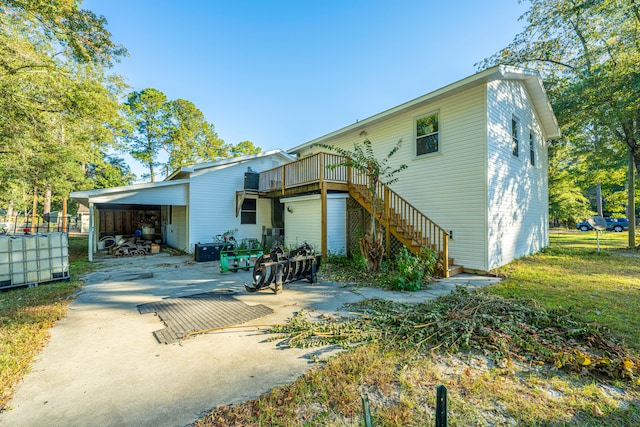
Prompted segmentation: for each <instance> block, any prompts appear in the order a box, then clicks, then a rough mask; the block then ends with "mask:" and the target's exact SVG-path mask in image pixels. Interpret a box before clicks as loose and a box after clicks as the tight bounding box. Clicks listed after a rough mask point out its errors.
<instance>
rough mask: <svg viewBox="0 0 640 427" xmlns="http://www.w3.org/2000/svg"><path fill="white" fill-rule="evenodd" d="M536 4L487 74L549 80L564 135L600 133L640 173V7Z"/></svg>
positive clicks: (630, 2)
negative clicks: (517, 69) (515, 69)
mask: <svg viewBox="0 0 640 427" xmlns="http://www.w3.org/2000/svg"><path fill="white" fill-rule="evenodd" d="M530 3H531V8H530V9H529V10H528V11H527V12H526V13H525V14H524V15H523V17H522V18H524V19H525V20H526V21H527V26H526V27H525V29H524V30H523V32H522V33H520V34H518V35H517V36H516V37H515V38H514V40H513V42H512V43H511V44H510V45H509V46H507V47H506V48H504V49H502V50H501V51H500V52H498V53H497V54H495V55H494V56H492V57H490V58H488V59H486V60H485V61H483V62H482V63H481V64H480V66H481V68H484V67H488V66H491V65H494V64H498V63H503V64H518V65H524V66H531V67H533V68H537V69H538V70H540V71H541V72H542V74H543V76H544V77H545V79H546V82H547V84H548V89H549V95H550V99H551V102H552V104H553V107H554V110H555V111H556V114H557V116H558V120H559V122H560V123H561V126H562V130H563V133H565V134H568V135H579V134H585V133H588V132H589V131H591V130H593V129H597V130H598V134H599V135H600V137H601V139H599V140H598V141H596V143H597V144H600V142H601V141H607V142H611V143H613V144H618V145H622V146H623V147H626V150H627V151H628V153H629V155H630V156H631V158H632V159H633V164H634V165H635V173H636V174H640V84H638V82H640V3H639V2H637V1H636V0H601V1H591V0H569V1H567V0H562V1H561V0H530ZM584 140H588V139H587V138H585V139H584ZM576 148H580V147H579V145H576ZM618 151H619V150H618ZM631 200H633V193H631ZM630 233H632V228H630ZM631 241H632V236H631V235H630V242H631Z"/></svg>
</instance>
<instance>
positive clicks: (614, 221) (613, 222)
mask: <svg viewBox="0 0 640 427" xmlns="http://www.w3.org/2000/svg"><path fill="white" fill-rule="evenodd" d="M604 220H605V221H606V222H607V230H609V231H615V232H616V233H620V232H622V231H623V230H627V229H628V228H629V220H628V219H626V218H605V219H604ZM576 228H577V229H578V230H580V231H590V230H593V227H592V226H591V224H589V223H588V222H587V221H582V222H579V223H578V224H576Z"/></svg>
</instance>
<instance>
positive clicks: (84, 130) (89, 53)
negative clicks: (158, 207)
mask: <svg viewBox="0 0 640 427" xmlns="http://www.w3.org/2000/svg"><path fill="white" fill-rule="evenodd" d="M79 4H80V2H79V1H74V0H52V1H50V0H30V1H16V0H0V184H1V186H2V188H24V189H28V190H26V191H22V192H15V191H12V192H10V193H11V196H10V197H11V198H10V199H8V200H6V202H7V203H10V204H11V203H14V204H16V205H21V204H22V203H25V202H26V200H19V199H20V198H26V197H32V195H33V192H34V191H37V192H39V193H41V194H42V193H45V194H46V193H48V192H53V194H56V193H57V194H59V197H64V196H66V195H67V194H68V192H69V191H70V190H71V189H72V188H73V187H74V186H75V185H77V183H79V182H82V180H83V179H84V178H83V164H85V163H87V162H89V161H90V160H91V158H92V157H93V156H94V155H95V152H96V150H97V149H98V148H99V147H101V146H104V145H105V144H108V143H109V142H110V135H111V133H110V132H108V131H107V128H106V126H107V125H108V124H109V123H110V122H112V120H113V118H114V117H116V116H117V101H116V96H117V93H116V91H115V88H117V87H119V85H120V82H119V79H118V78H117V77H115V76H107V75H106V68H108V67H109V66H110V65H111V63H112V61H113V60H117V58H118V57H119V56H121V55H124V54H125V53H126V51H125V50H124V49H123V48H122V47H120V46H116V45H115V44H114V43H113V42H112V41H111V40H110V34H109V32H108V31H107V30H106V28H105V26H106V21H105V20H104V18H103V17H100V16H96V15H95V14H93V13H91V12H89V11H86V10H82V9H80V7H79ZM114 113H116V114H114ZM7 193H9V192H7ZM20 194H22V195H20ZM0 197H7V194H6V193H5V192H3V194H2V195H0ZM7 198H8V197H7Z"/></svg>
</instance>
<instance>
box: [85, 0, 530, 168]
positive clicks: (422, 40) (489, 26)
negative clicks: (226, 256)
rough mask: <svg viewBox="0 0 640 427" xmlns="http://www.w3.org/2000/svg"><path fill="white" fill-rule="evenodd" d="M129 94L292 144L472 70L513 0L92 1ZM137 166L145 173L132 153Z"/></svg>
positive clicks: (231, 137) (510, 29) (510, 14)
mask: <svg viewBox="0 0 640 427" xmlns="http://www.w3.org/2000/svg"><path fill="white" fill-rule="evenodd" d="M82 7H83V8H85V9H89V10H91V11H93V12H94V13H97V14H100V15H104V16H105V18H106V19H107V21H108V26H107V28H108V29H109V31H111V33H112V35H113V40H114V41H115V42H116V43H119V44H122V45H124V46H125V47H126V48H127V49H128V51H129V54H130V56H129V57H127V58H124V59H123V60H122V61H121V63H119V64H117V65H116V66H115V67H114V71H115V72H116V73H118V74H121V75H123V76H124V77H125V78H126V81H127V83H128V84H129V85H130V86H131V88H132V90H141V89H144V88H147V87H153V88H156V89H159V90H161V91H163V92H164V93H165V94H166V95H167V97H168V98H169V99H178V98H183V99H187V100H189V101H191V102H193V103H194V104H195V105H196V106H197V107H198V108H199V109H200V110H202V112H203V113H204V114H205V116H206V118H207V120H208V121H209V122H211V123H213V124H214V125H215V127H216V131H217V132H218V134H219V136H220V137H221V138H222V139H224V140H225V141H226V142H228V143H233V144H236V143H238V142H240V141H243V140H251V141H253V142H254V143H255V144H256V145H258V146H260V147H262V149H263V150H270V149H274V148H283V149H288V148H291V147H293V146H295V145H298V144H301V143H303V142H306V141H308V140H311V139H314V138H316V137H319V136H322V135H324V134H326V133H329V132H332V131H334V130H336V129H339V128H342V127H344V126H347V125H349V124H351V123H353V122H355V121H356V120H362V119H365V118H367V117H370V116H372V115H374V114H376V113H379V112H381V111H384V110H386V109H388V108H391V107H394V106H396V105H399V104H401V103H403V102H406V101H408V100H411V99H413V98H416V97H419V96H421V95H424V94H425V93H428V92H431V91H432V90H435V89H438V88H440V87H442V86H445V85H447V84H449V83H453V82H454V81H457V80H459V79H461V78H464V77H467V76H469V75H471V74H473V73H475V72H476V71H477V70H476V67H474V64H475V63H477V62H479V61H481V60H482V59H484V58H485V57H487V56H490V55H491V54H493V53H495V52H496V51H498V50H499V49H501V48H502V47H504V46H506V45H507V44H508V43H509V42H511V40H512V39H513V37H514V36H515V35H516V34H517V33H519V32H520V31H521V30H522V28H523V25H524V24H523V22H522V21H518V18H519V17H520V16H521V15H522V14H523V13H524V12H525V11H526V9H527V7H528V4H527V3H524V4H520V3H519V2H518V1H517V0H485V1H476V0H466V1H463V0H448V1H438V2H436V1H432V0H422V1H416V0H395V1H377V0H369V1H364V0H354V1H348V0H343V1H337V0H336V1H334V0H326V1H321V0H320V1H318V0H317V1H305V0H298V1H279V0H273V1H267V0H264V1H243V0H227V1H217V0H210V1H195V0H192V1H190V0H182V1H175V0H174V1H168V0H155V1H151V0H127V1H124V0H87V1H85V2H84V3H83V6H82ZM130 163H131V166H132V167H133V169H134V172H136V174H138V175H141V174H142V173H143V169H142V168H141V167H140V166H139V165H137V164H136V163H135V161H131V162H130Z"/></svg>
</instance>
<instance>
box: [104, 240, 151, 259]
mask: <svg viewBox="0 0 640 427" xmlns="http://www.w3.org/2000/svg"><path fill="white" fill-rule="evenodd" d="M151 246H152V242H151V241H150V240H139V239H138V238H137V237H129V238H123V239H120V241H118V242H116V243H115V245H114V246H113V247H112V248H111V255H113V256H115V257H122V256H136V255H146V254H149V253H151Z"/></svg>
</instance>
